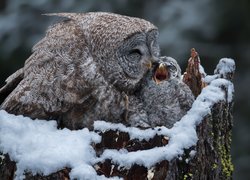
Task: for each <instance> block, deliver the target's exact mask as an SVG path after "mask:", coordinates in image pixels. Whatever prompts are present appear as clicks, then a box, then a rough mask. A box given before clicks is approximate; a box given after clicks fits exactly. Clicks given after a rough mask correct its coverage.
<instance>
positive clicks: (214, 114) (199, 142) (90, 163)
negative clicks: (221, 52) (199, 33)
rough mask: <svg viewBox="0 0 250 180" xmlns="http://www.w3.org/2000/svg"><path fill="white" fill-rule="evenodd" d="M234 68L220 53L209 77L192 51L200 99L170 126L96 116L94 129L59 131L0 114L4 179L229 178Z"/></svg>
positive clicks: (188, 76)
mask: <svg viewBox="0 0 250 180" xmlns="http://www.w3.org/2000/svg"><path fill="white" fill-rule="evenodd" d="M234 71H235V63H234V61H233V60H232V59H229V58H223V59H221V60H220V62H219V64H218V65H217V67H216V69H215V71H214V75H211V76H209V75H206V73H205V72H204V70H203V68H202V66H201V65H200V58H199V56H198V53H197V52H196V51H195V49H192V50H191V57H190V59H189V61H188V67H187V69H186V72H185V73H184V75H183V81H184V82H185V83H186V84H187V85H188V86H189V87H190V89H191V90H192V92H193V94H194V95H195V96H196V100H195V101H194V103H193V105H192V108H191V109H190V110H189V111H188V112H187V114H186V115H185V116H184V117H183V118H182V119H181V120H180V121H179V122H177V123H175V125H174V126H173V127H172V128H171V129H168V128H166V127H164V126H162V127H155V128H151V129H139V128H136V127H126V126H125V125H123V124H112V123H109V122H104V121H95V123H94V131H93V132H91V131H89V130H88V129H86V128H84V129H82V130H78V131H70V130H68V129H61V130H58V129H57V128H56V122H55V121H42V120H35V121H34V120H31V119H29V118H27V117H22V116H14V115H10V114H8V113H6V112H5V111H0V152H2V153H3V154H2V155H1V154H0V179H3V180H5V179H6V180H7V179H17V180H19V179H27V180H31V179H32V180H36V179H38V180H42V179H43V180H45V179H46V180H52V179H53V180H54V179H58V180H61V179H63V180H66V179H106V178H114V179H118V178H123V179H136V180H140V179H155V180H161V179H171V180H172V179H185V180H186V179H232V173H233V165H232V162H231V155H230V148H231V136H232V121H233V117H232V108H233V93H234V87H233V84H232V78H233V75H234ZM17 132H19V135H18V137H16V136H17ZM20 132H21V133H20ZM30 136H35V137H34V138H33V139H35V138H36V139H37V141H35V140H32V138H29V137H30Z"/></svg>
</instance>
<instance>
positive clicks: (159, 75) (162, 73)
mask: <svg viewBox="0 0 250 180" xmlns="http://www.w3.org/2000/svg"><path fill="white" fill-rule="evenodd" d="M168 73H169V72H168V69H167V67H166V66H165V65H164V64H162V63H161V64H160V65H159V66H158V67H157V68H156V70H155V73H154V76H153V79H154V81H155V83H156V84H159V83H160V82H161V81H164V80H168V79H169V75H168Z"/></svg>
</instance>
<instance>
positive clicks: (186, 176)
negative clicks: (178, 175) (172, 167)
mask: <svg viewBox="0 0 250 180" xmlns="http://www.w3.org/2000/svg"><path fill="white" fill-rule="evenodd" d="M192 177H193V174H192V173H188V174H185V175H184V176H183V180H187V179H191V178H192Z"/></svg>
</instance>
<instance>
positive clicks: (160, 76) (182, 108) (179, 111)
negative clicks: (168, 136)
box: [137, 57, 194, 128]
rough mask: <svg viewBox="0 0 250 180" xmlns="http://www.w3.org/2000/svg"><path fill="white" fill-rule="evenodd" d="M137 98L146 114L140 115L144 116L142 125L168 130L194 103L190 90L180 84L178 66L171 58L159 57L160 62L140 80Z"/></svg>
mask: <svg viewBox="0 0 250 180" xmlns="http://www.w3.org/2000/svg"><path fill="white" fill-rule="evenodd" d="M139 94H140V95H139V96H140V99H141V101H142V104H143V107H144V110H145V111H144V113H143V114H145V113H146V114H147V118H144V123H146V124H148V125H149V126H150V127H155V126H166V127H168V128H171V127H172V126H173V124H174V123H175V122H177V121H179V120H180V119H181V118H182V117H183V116H184V115H185V114H186V112H187V111H188V110H189V109H190V108H191V106H192V103H193V101H194V96H193V94H192V92H191V90H190V89H189V87H188V86H187V85H186V84H184V83H183V82H182V80H181V69H180V67H179V65H178V63H177V62H176V60H175V59H173V58H171V57H161V58H160V62H159V63H155V64H154V67H153V69H152V70H151V71H149V72H148V74H147V75H146V76H145V78H144V79H143V83H142V89H141V91H140V92H139ZM143 117H145V116H143ZM145 121H146V122H145ZM140 123H142V122H140ZM137 125H138V123H137Z"/></svg>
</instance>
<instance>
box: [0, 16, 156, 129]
mask: <svg viewBox="0 0 250 180" xmlns="http://www.w3.org/2000/svg"><path fill="white" fill-rule="evenodd" d="M49 15H51V16H60V17H63V18H65V20H63V21H61V22H59V23H57V24H55V25H53V26H51V27H50V28H49V29H48V31H47V33H46V36H45V37H44V38H43V39H42V40H41V41H40V42H38V43H37V44H36V45H35V46H34V47H33V54H32V55H31V56H30V57H29V58H28V59H27V60H26V62H25V65H24V67H23V68H21V69H20V70H18V71H17V72H16V73H14V74H13V75H11V76H10V77H9V78H8V79H7V80H6V82H7V84H6V85H5V86H4V87H3V88H1V90H0V96H2V97H1V98H0V99H2V98H3V97H4V102H3V103H2V104H1V107H0V108H1V109H4V110H6V111H7V112H9V113H12V114H16V115H19V114H21V115H24V116H29V117H31V118H33V119H35V118H40V119H47V120H50V119H54V120H57V121H58V124H59V127H61V128H63V127H67V128H69V129H79V128H83V127H88V128H91V127H92V124H93V121H94V120H106V121H111V122H120V121H121V120H124V119H126V118H127V117H126V116H127V115H126V114H127V113H126V112H127V108H128V100H129V97H130V96H132V95H133V94H134V92H135V91H136V90H137V89H138V87H139V86H140V82H141V79H142V78H143V77H144V76H145V74H146V73H147V71H148V69H149V68H150V67H151V64H152V62H154V61H157V57H158V56H159V44H158V30H157V28H156V27H155V26H154V25H153V24H151V23H150V22H148V21H146V20H143V19H139V18H134V17H128V16H122V15H117V14H112V13H104V12H95V13H94V12H92V13H79V14H76V13H59V14H49ZM124 117H126V118H124Z"/></svg>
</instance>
